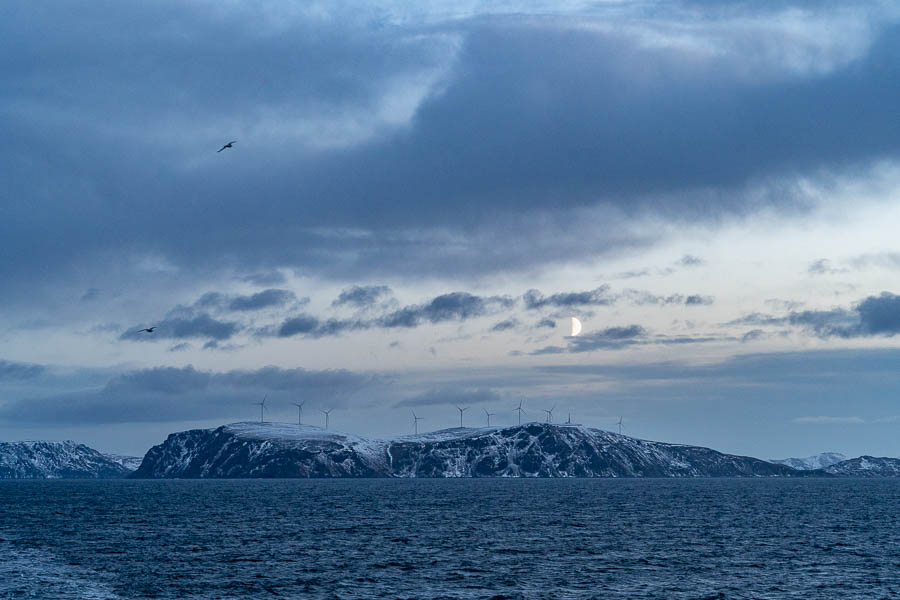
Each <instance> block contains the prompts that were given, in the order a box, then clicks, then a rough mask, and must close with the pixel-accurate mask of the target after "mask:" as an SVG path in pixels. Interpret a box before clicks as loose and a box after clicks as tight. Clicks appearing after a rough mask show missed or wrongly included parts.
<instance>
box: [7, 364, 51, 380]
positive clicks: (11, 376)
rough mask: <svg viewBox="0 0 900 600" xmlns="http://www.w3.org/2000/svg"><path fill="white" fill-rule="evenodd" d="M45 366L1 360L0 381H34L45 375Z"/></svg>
mask: <svg viewBox="0 0 900 600" xmlns="http://www.w3.org/2000/svg"><path fill="white" fill-rule="evenodd" d="M45 370H46V368H45V367H44V366H43V365H35V364H31V363H21V362H13V361H9V360H0V381H21V380H25V379H34V378H35V377H39V376H40V375H41V374H43V373H44V371H45Z"/></svg>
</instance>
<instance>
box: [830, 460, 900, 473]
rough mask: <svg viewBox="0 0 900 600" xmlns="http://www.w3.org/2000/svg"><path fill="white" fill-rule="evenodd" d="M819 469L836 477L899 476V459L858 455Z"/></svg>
mask: <svg viewBox="0 0 900 600" xmlns="http://www.w3.org/2000/svg"><path fill="white" fill-rule="evenodd" d="M821 471H822V472H823V473H826V474H828V475H833V476H837V477H900V459H898V458H886V457H876V456H860V457H859V458H851V459H850V460H845V461H842V462H839V463H837V464H834V465H831V466H829V467H826V468H825V469H822V470H821Z"/></svg>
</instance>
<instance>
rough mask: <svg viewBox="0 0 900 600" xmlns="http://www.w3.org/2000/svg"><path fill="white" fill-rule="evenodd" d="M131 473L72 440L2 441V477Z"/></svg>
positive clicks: (100, 476) (91, 476)
mask: <svg viewBox="0 0 900 600" xmlns="http://www.w3.org/2000/svg"><path fill="white" fill-rule="evenodd" d="M130 472H131V469H128V468H126V467H124V466H122V465H121V464H119V463H118V462H116V461H114V460H111V459H110V458H108V457H106V456H104V455H103V454H101V453H100V452H97V451H96V450H94V449H93V448H89V447H88V446H85V445H84V444H76V443H75V442H72V441H65V442H0V479H58V478H69V479H107V478H117V477H124V476H125V475H127V474H128V473H130Z"/></svg>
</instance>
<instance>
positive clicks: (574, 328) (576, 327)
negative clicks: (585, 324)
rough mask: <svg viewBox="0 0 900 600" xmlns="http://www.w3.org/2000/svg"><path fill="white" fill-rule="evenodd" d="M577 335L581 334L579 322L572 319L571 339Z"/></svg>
mask: <svg viewBox="0 0 900 600" xmlns="http://www.w3.org/2000/svg"><path fill="white" fill-rule="evenodd" d="M579 333H581V321H579V320H578V319H576V318H575V317H572V337H575V336H576V335H578V334H579Z"/></svg>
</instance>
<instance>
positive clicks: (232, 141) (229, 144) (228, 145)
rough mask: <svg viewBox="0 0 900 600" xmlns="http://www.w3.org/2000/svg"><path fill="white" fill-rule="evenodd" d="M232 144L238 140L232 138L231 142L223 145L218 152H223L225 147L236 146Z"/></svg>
mask: <svg viewBox="0 0 900 600" xmlns="http://www.w3.org/2000/svg"><path fill="white" fill-rule="evenodd" d="M232 144H237V140H231V141H230V142H228V143H227V144H225V145H224V146H222V147H221V148H219V149H218V150H216V152H221V151H222V150H224V149H225V148H234V146H232Z"/></svg>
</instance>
